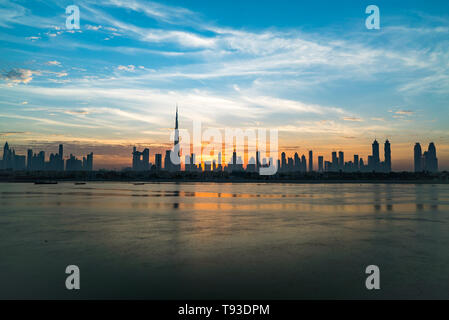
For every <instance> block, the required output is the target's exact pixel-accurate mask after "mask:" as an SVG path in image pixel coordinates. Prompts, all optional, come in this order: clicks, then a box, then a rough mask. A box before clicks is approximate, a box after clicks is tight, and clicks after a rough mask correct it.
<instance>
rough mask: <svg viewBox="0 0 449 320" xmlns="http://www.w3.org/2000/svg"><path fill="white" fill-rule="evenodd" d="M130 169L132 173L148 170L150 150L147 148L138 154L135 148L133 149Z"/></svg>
mask: <svg viewBox="0 0 449 320" xmlns="http://www.w3.org/2000/svg"><path fill="white" fill-rule="evenodd" d="M132 168H133V170H134V171H146V170H149V169H150V150H149V149H148V148H146V149H144V150H143V151H142V152H140V151H137V149H136V147H133V167H132Z"/></svg>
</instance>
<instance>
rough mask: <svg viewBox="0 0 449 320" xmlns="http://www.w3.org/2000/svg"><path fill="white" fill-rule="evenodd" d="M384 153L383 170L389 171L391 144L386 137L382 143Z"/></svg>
mask: <svg viewBox="0 0 449 320" xmlns="http://www.w3.org/2000/svg"><path fill="white" fill-rule="evenodd" d="M384 155H385V164H384V167H385V172H391V145H390V141H388V139H387V140H386V141H385V144H384Z"/></svg>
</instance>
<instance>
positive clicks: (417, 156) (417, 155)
mask: <svg viewBox="0 0 449 320" xmlns="http://www.w3.org/2000/svg"><path fill="white" fill-rule="evenodd" d="M413 155H414V164H415V172H421V171H423V169H424V168H423V166H422V150H421V145H420V144H419V142H417V143H415V147H414V148H413Z"/></svg>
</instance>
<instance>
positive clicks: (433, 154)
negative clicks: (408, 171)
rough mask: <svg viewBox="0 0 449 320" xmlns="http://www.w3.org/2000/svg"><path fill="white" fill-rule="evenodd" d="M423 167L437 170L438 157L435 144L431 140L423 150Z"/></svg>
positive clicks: (428, 169) (426, 169)
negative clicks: (424, 150) (425, 149)
mask: <svg viewBox="0 0 449 320" xmlns="http://www.w3.org/2000/svg"><path fill="white" fill-rule="evenodd" d="M423 160H424V169H425V171H429V172H438V158H437V151H436V148H435V144H434V143H433V142H431V143H430V144H429V147H428V148H427V151H426V152H424V156H423Z"/></svg>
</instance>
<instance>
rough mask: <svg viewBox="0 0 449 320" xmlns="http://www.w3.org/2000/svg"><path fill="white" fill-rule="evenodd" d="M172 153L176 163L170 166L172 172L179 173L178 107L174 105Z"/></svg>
mask: <svg viewBox="0 0 449 320" xmlns="http://www.w3.org/2000/svg"><path fill="white" fill-rule="evenodd" d="M173 152H174V153H175V159H176V163H172V164H171V169H172V170H173V171H181V161H180V160H181V151H180V145H179V130H178V105H176V119H175V138H174V141H173Z"/></svg>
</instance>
